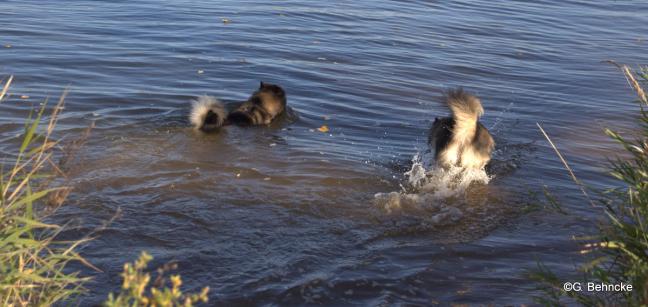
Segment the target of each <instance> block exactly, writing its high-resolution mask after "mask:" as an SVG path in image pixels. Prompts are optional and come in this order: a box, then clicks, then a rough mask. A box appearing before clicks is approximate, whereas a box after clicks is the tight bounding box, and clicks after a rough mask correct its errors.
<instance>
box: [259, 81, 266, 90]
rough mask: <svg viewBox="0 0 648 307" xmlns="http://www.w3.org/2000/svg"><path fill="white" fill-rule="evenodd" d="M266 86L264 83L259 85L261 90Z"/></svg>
mask: <svg viewBox="0 0 648 307" xmlns="http://www.w3.org/2000/svg"><path fill="white" fill-rule="evenodd" d="M264 86H265V84H263V81H261V83H259V89H262V88H263V87H264Z"/></svg>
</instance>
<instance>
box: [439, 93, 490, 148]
mask: <svg viewBox="0 0 648 307" xmlns="http://www.w3.org/2000/svg"><path fill="white" fill-rule="evenodd" d="M446 103H447V104H448V107H449V108H450V111H452V118H453V119H454V122H455V123H454V127H453V131H452V132H453V133H452V137H453V140H452V141H453V142H457V143H459V144H462V145H463V144H468V143H470V142H471V141H472V140H473V138H474V137H475V133H476V132H477V120H478V119H479V117H480V116H482V114H484V108H483V107H482V105H481V102H480V101H479V98H477V97H475V96H473V95H470V94H468V93H466V92H464V90H463V89H462V88H458V89H454V90H449V91H448V92H447V94H446Z"/></svg>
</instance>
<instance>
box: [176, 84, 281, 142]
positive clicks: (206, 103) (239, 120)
mask: <svg viewBox="0 0 648 307" xmlns="http://www.w3.org/2000/svg"><path fill="white" fill-rule="evenodd" d="M286 104H287V102H286V92H285V91H284V90H283V89H282V88H281V87H280V86H278V85H274V84H268V83H263V82H261V83H260V85H259V88H258V89H257V90H256V91H255V92H254V93H252V95H251V96H250V98H248V100H246V101H243V102H241V103H240V104H239V105H238V107H236V108H235V109H234V110H233V111H232V112H229V113H228V112H227V110H226V109H225V107H224V105H223V103H221V102H220V101H219V100H218V99H216V98H214V97H211V96H201V97H199V98H198V99H197V100H195V101H194V102H193V105H192V108H191V113H190V115H189V121H190V122H191V124H192V126H193V127H194V128H195V129H197V130H200V131H203V132H211V131H215V130H218V129H219V128H221V127H223V126H227V125H238V126H254V125H268V124H270V123H271V122H272V121H273V120H274V119H275V118H276V117H277V116H279V115H280V114H281V113H283V112H284V111H285V109H286Z"/></svg>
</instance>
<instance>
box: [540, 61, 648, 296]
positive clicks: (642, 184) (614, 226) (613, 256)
mask: <svg viewBox="0 0 648 307" xmlns="http://www.w3.org/2000/svg"><path fill="white" fill-rule="evenodd" d="M618 67H619V68H620V69H621V71H622V72H623V74H624V76H625V77H626V79H627V81H628V84H629V85H630V87H631V88H632V89H633V90H634V91H635V92H636V94H637V97H638V101H639V110H638V112H639V117H638V121H639V131H638V132H637V134H636V135H634V136H622V135H621V134H620V133H618V132H615V131H613V130H611V129H606V130H605V133H606V134H607V135H608V136H610V137H611V138H612V139H614V140H615V141H616V142H617V143H618V144H620V145H621V146H622V148H623V149H624V151H625V153H627V155H625V158H619V157H616V158H613V159H611V160H610V176H612V177H614V178H615V179H617V180H618V181H619V182H620V183H621V186H622V188H617V189H612V190H609V191H606V193H604V194H603V195H605V197H604V200H603V204H604V205H605V206H604V208H605V222H604V223H602V224H601V225H600V226H599V233H598V234H596V235H595V236H593V237H591V238H589V240H588V241H589V242H588V243H586V244H583V248H582V250H581V253H582V254H587V255H593V257H592V259H591V260H589V261H588V262H586V263H585V264H584V265H582V266H581V267H580V271H581V273H582V274H583V281H582V286H583V288H582V289H583V291H573V290H572V291H567V290H565V288H564V282H566V281H565V280H561V279H560V278H559V277H558V276H557V275H556V274H554V273H553V272H552V271H550V270H549V269H548V268H547V267H545V266H544V265H542V264H540V265H539V269H538V270H536V271H534V272H532V273H531V277H532V278H533V279H535V280H538V281H540V282H541V285H542V286H541V288H542V289H543V290H544V291H545V295H544V296H542V297H538V298H537V300H538V302H540V303H543V304H545V305H564V304H565V297H570V298H571V301H572V302H578V303H579V304H582V305H585V306H608V305H613V306H615V305H623V306H646V305H648V110H647V108H648V98H647V96H646V91H645V89H644V88H645V87H646V84H648V68H640V69H639V70H638V71H633V70H632V69H630V68H629V67H628V66H626V65H618ZM585 282H593V283H595V284H617V285H618V284H621V283H624V284H630V285H632V287H633V289H632V291H617V292H590V291H585V290H586V288H585Z"/></svg>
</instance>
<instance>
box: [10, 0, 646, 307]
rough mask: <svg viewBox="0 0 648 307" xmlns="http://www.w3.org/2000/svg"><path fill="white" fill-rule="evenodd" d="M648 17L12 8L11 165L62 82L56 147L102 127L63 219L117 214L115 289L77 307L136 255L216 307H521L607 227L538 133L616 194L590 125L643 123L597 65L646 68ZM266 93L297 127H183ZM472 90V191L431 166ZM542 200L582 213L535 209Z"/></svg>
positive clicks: (486, 7) (400, 8)
mask: <svg viewBox="0 0 648 307" xmlns="http://www.w3.org/2000/svg"><path fill="white" fill-rule="evenodd" d="M646 8H648V7H646V5H645V4H642V3H638V2H629V3H616V2H609V3H607V2H605V3H604V2H602V3H596V4H593V3H584V2H577V1H561V2H538V3H533V4H530V3H511V2H502V1H453V2H451V3H429V2H423V1H414V2H401V1H396V2H393V1H373V2H362V3H360V2H348V3H335V4H333V3H328V2H317V3H315V2H312V1H310V2H308V1H292V2H290V3H282V4H277V3H275V2H261V1H253V2H246V3H241V2H239V1H219V2H218V3H216V2H209V1H184V0H177V1H150V0H136V1H129V2H97V1H85V0H75V1H56V2H54V1H51V2H45V1H30V0H28V1H24V0H23V1H4V2H2V3H0V33H2V35H0V46H5V47H3V48H0V74H1V75H8V74H14V75H15V76H16V79H15V82H14V87H13V89H12V91H13V92H12V93H11V94H12V96H11V98H10V99H9V100H8V101H6V102H3V104H2V105H0V110H1V111H0V152H1V153H2V154H3V155H5V154H6V153H7V152H9V149H10V148H11V147H12V146H15V145H16V144H17V143H18V139H17V137H16V136H17V135H18V134H19V133H20V131H21V129H22V124H21V120H22V118H24V117H25V116H26V114H27V113H28V110H29V108H30V107H31V106H32V105H36V104H38V103H40V102H41V101H42V100H43V99H44V98H45V97H47V96H55V95H58V93H60V92H61V91H62V90H63V88H64V87H65V86H68V85H69V86H70V96H69V97H68V99H67V105H66V111H65V113H64V117H63V118H62V119H61V124H60V127H59V128H60V130H59V136H63V135H66V136H67V137H68V139H73V138H74V136H75V135H79V134H81V133H82V131H83V130H84V129H85V127H87V126H88V125H89V124H90V123H91V122H95V124H96V128H95V129H94V131H93V134H92V137H91V139H90V140H89V141H88V142H87V144H86V146H85V147H84V148H83V150H82V152H81V153H80V156H79V157H80V159H79V160H78V161H77V163H75V164H74V165H69V167H70V168H71V170H72V176H71V180H72V181H73V183H74V184H75V190H74V193H73V195H72V199H71V204H70V205H69V206H66V207H64V208H62V210H61V211H60V213H59V216H58V217H57V218H58V219H60V220H66V219H69V218H74V219H78V220H80V223H81V225H83V227H82V228H81V231H82V232H83V231H89V230H90V229H93V228H94V227H96V226H97V225H101V224H102V223H103V221H105V220H107V219H109V218H110V217H112V216H113V214H114V212H115V211H116V210H117V208H121V209H122V214H121V216H120V217H119V218H118V219H117V220H116V221H115V222H114V223H112V224H111V225H110V226H109V227H108V228H107V229H105V230H103V231H102V232H101V234H100V236H99V238H98V239H96V240H95V241H93V242H92V243H90V244H89V246H88V247H87V248H85V249H84V251H83V252H84V254H85V255H86V256H87V257H88V259H89V260H90V261H92V263H93V264H95V265H96V266H97V267H99V268H101V269H102V271H103V272H102V273H99V272H93V271H90V270H88V269H86V268H84V270H86V271H85V272H86V273H87V274H91V275H93V276H94V277H95V282H93V283H91V284H90V285H89V288H90V289H91V290H92V292H91V294H90V295H89V296H88V297H86V298H84V303H86V302H87V303H88V304H91V303H96V302H99V301H101V300H102V299H103V298H104V297H105V296H106V294H107V293H108V292H109V291H111V290H114V289H116V287H118V285H119V282H118V279H119V276H118V273H119V272H120V271H121V264H122V263H123V262H125V261H130V260H132V259H133V258H135V257H136V256H137V254H138V253H139V252H140V251H141V250H148V251H150V252H151V253H152V254H153V255H154V256H155V257H156V261H157V263H154V264H153V265H156V264H161V263H164V262H166V261H170V260H177V261H178V262H179V266H180V273H181V274H182V275H183V276H185V281H186V282H187V286H189V287H199V286H202V285H208V286H210V287H211V288H212V289H213V290H212V291H213V292H212V299H213V301H217V302H219V303H222V304H224V305H232V304H251V303H258V302H262V303H266V304H278V305H288V304H311V303H312V304H315V303H318V304H319V303H321V304H337V305H347V304H351V303H357V304H362V305H367V304H368V305H378V304H385V305H390V304H421V305H427V304H434V303H438V302H450V301H451V302H459V303H484V302H493V303H495V304H498V303H499V304H501V303H513V304H520V303H529V301H530V299H529V297H530V294H531V291H532V290H533V288H534V286H533V284H531V283H529V282H528V281H526V280H525V279H524V277H523V276H522V273H523V272H524V271H525V270H527V269H529V268H533V267H535V264H536V259H543V260H545V261H546V263H547V264H548V265H550V266H552V267H558V268H563V269H564V270H563V271H565V272H566V271H567V269H570V268H571V267H570V265H569V264H568V263H570V261H566V260H567V259H569V260H571V257H573V255H574V254H573V253H571V251H572V250H571V246H572V242H571V241H570V240H569V238H570V235H571V234H573V233H585V232H587V231H588V230H589V229H591V228H589V227H591V226H590V225H591V223H590V222H589V221H588V220H589V219H593V218H595V217H596V214H597V212H593V211H592V210H591V209H590V208H589V207H587V206H585V205H584V204H583V202H582V200H581V199H580V192H579V191H578V189H577V188H576V187H574V186H573V184H572V183H571V182H570V179H569V177H568V176H567V174H566V173H565V172H564V169H563V167H562V165H561V164H560V162H559V161H558V160H557V159H556V158H555V156H554V154H553V152H552V150H551V148H548V147H547V145H546V144H545V143H544V140H543V139H542V137H541V135H540V134H539V133H538V131H537V128H536V125H535V123H536V122H540V123H542V125H543V127H545V129H546V130H547V132H548V133H549V134H550V135H551V136H552V138H553V139H554V141H555V142H556V143H557V145H558V146H559V147H560V148H561V149H562V150H564V152H565V153H566V155H567V158H568V159H569V160H570V162H571V164H572V167H574V169H575V171H576V173H577V175H578V176H579V178H581V180H584V181H585V182H588V183H590V184H592V185H595V186H604V185H609V184H613V182H608V181H605V180H604V179H602V178H601V177H600V173H601V171H602V169H601V167H599V165H601V163H602V162H603V161H605V160H604V159H603V157H601V156H600V155H599V154H598V153H609V152H613V151H611V150H610V148H612V146H613V145H612V144H611V143H609V142H606V141H605V137H604V136H603V135H602V133H598V132H597V131H598V129H594V128H592V127H598V126H599V124H598V123H600V126H608V125H613V126H615V127H621V128H623V129H628V130H631V129H632V128H633V126H632V122H631V121H629V120H627V118H628V116H629V114H632V110H634V108H635V105H633V104H632V103H630V101H631V99H633V97H632V94H631V93H630V92H629V91H628V90H627V87H626V84H625V83H624V82H625V81H624V80H623V78H622V77H621V76H620V75H618V73H617V72H616V71H615V68H614V67H610V66H608V65H607V64H603V63H601V61H602V60H606V59H615V60H617V61H619V62H626V63H646V62H648V58H646V54H645V52H644V50H645V44H646V43H645V41H646V37H645V36H646V35H647V34H646V33H643V32H638V31H637V28H638V25H643V24H648V20H646V19H647V18H648V17H647V16H646V15H645V14H640V13H638V12H643V11H645V10H646ZM222 18H227V19H229V20H230V22H229V23H226V24H225V23H223V22H222ZM259 80H263V81H267V82H271V83H276V84H280V85H281V86H282V87H283V88H285V89H286V91H287V94H288V104H289V106H290V107H291V112H290V114H287V115H286V116H284V117H283V118H281V119H280V120H279V121H277V122H276V123H274V124H272V125H271V126H269V127H254V128H247V129H244V128H239V127H227V128H225V129H222V130H221V131H219V132H218V133H214V134H202V133H196V132H195V131H193V130H192V129H191V128H190V127H189V125H188V122H187V119H186V118H187V114H188V110H189V107H190V100H191V99H193V98H195V97H196V96H199V95H203V94H209V95H214V96H217V97H219V98H222V99H223V100H224V101H228V100H229V101H237V100H243V99H245V98H247V96H248V95H249V93H250V92H251V91H252V90H253V89H254V88H256V86H257V85H258V82H259ZM460 85H463V86H465V87H467V89H468V90H470V91H473V92H476V93H477V95H478V96H480V98H481V99H482V102H483V104H484V108H485V110H486V113H485V116H484V117H483V118H482V121H483V123H484V125H485V126H486V127H489V129H490V130H491V132H492V133H493V134H494V136H495V138H496V142H497V144H498V145H497V148H496V152H495V155H494V157H493V163H492V164H491V165H490V167H489V170H488V178H487V177H485V176H486V175H485V174H483V173H480V174H476V175H478V177H476V178H472V179H480V180H476V181H475V180H464V181H462V180H459V182H457V181H456V180H449V179H451V178H455V179H457V178H456V176H454V175H456V174H444V173H442V172H439V171H438V170H435V169H433V168H431V167H430V166H429V165H427V164H426V163H427V162H429V161H430V159H429V157H428V156H427V154H429V153H428V152H426V151H427V150H428V148H427V145H426V144H425V143H426V139H427V135H426V133H427V131H428V129H429V126H430V124H431V121H432V120H433V119H434V117H435V116H445V115H447V114H448V111H447V110H446V109H445V107H444V106H442V105H441V104H439V103H438V102H439V101H440V97H441V93H442V91H443V90H444V89H446V88H447V87H450V86H460ZM23 94H26V95H29V96H30V97H29V98H26V99H21V98H20V96H21V95H23ZM322 125H326V126H328V127H329V128H330V131H328V132H326V133H323V132H320V131H318V130H317V128H318V127H321V126H322ZM594 153H596V154H594ZM417 154H419V155H420V156H421V159H420V160H414V161H412V157H415V156H416V155H417ZM595 166H596V167H595ZM423 175H425V176H423ZM462 178H463V179H469V178H467V177H459V178H458V179H462ZM480 181H481V183H480ZM468 182H472V183H471V184H468ZM486 182H488V184H486ZM457 184H458V185H459V187H457V186H455V185H457ZM543 185H546V186H548V188H549V189H550V190H552V191H555V193H556V194H557V195H559V196H560V199H561V200H562V201H563V202H564V203H565V207H566V208H567V209H569V210H571V211H572V212H575V214H573V215H569V216H562V215H556V214H553V213H551V212H548V211H547V210H539V211H538V210H535V211H534V210H531V209H533V208H536V207H537V204H538V202H539V199H541V197H539V196H537V195H538V192H539V191H540V189H541V187H542V186H543ZM529 211H531V213H528V212H529ZM75 231H77V232H78V231H79V230H75ZM75 234H76V232H75V233H70V234H69V235H75ZM575 259H576V258H575ZM110 285H112V286H110Z"/></svg>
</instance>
